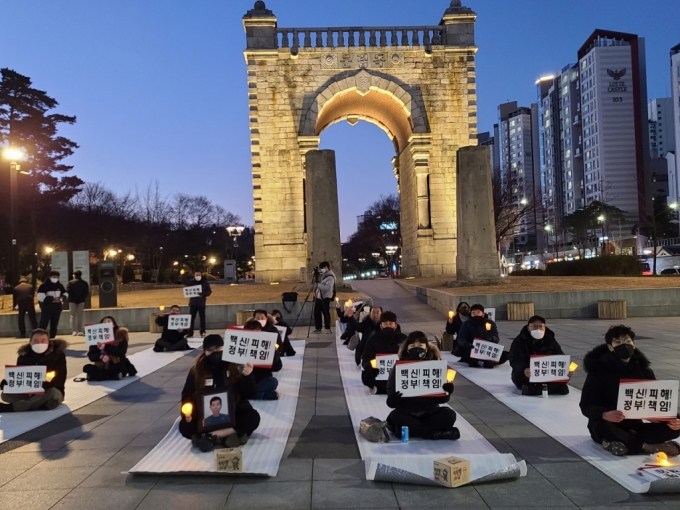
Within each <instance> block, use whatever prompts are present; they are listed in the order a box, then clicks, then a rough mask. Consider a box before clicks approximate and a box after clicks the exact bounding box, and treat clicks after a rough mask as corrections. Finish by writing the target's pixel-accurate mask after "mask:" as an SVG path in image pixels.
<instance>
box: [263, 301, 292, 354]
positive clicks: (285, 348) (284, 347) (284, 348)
mask: <svg viewBox="0 0 680 510" xmlns="http://www.w3.org/2000/svg"><path fill="white" fill-rule="evenodd" d="M269 317H271V318H272V319H274V325H275V326H279V327H280V328H286V335H285V336H284V337H283V339H281V338H279V342H280V343H279V352H280V354H281V356H282V357H286V356H295V349H293V346H292V344H291V343H290V335H292V334H293V328H291V327H289V326H288V324H287V323H286V322H284V320H283V318H282V316H281V311H280V310H272V313H271V314H270V315H269V316H268V318H269ZM277 331H278V330H277Z"/></svg>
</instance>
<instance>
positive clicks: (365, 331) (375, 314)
mask: <svg viewBox="0 0 680 510" xmlns="http://www.w3.org/2000/svg"><path fill="white" fill-rule="evenodd" d="M382 312H383V310H382V308H381V307H379V306H374V307H373V308H371V312H370V313H369V315H368V317H364V320H362V321H361V322H358V321H357V320H356V318H355V317H354V316H355V315H356V313H357V312H356V311H355V310H354V308H351V307H350V308H348V309H347V310H345V315H344V316H343V318H342V320H341V321H340V322H344V323H346V324H347V330H351V331H352V335H351V336H350V337H349V338H352V336H354V335H355V334H356V333H361V340H360V341H359V344H358V345H357V347H356V349H354V361H356V364H357V365H359V364H361V356H362V354H363V352H364V348H365V347H366V342H367V341H368V339H369V338H370V336H371V335H372V334H373V333H375V332H376V331H378V330H379V329H380V315H381V314H382ZM346 343H349V340H348V341H347V342H346Z"/></svg>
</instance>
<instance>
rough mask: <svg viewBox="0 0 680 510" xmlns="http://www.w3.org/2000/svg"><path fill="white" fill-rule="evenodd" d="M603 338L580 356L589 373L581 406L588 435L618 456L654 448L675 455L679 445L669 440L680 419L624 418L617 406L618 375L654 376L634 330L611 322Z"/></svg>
mask: <svg viewBox="0 0 680 510" xmlns="http://www.w3.org/2000/svg"><path fill="white" fill-rule="evenodd" d="M604 340H605V342H606V343H605V344H603V345H599V346H598V347H595V348H594V349H593V350H592V351H590V352H589V353H588V354H587V355H586V357H585V359H584V360H583V365H584V367H585V369H586V372H587V374H588V375H587V376H586V382H585V384H584V385H583V392H582V393H581V403H580V407H581V412H582V413H583V415H584V416H585V417H586V418H588V430H589V431H590V437H592V438H593V441H595V442H596V443H600V444H601V445H602V448H604V449H605V450H607V451H608V452H610V453H612V454H614V455H618V456H623V455H627V454H628V455H642V454H647V455H649V454H653V453H657V452H664V453H665V454H666V455H668V456H677V455H678V454H680V446H678V444H677V443H675V442H672V441H671V440H672V439H677V438H678V436H680V420H678V419H674V420H672V421H670V422H656V423H654V422H652V423H644V422H643V421H642V420H627V419H626V416H625V414H624V413H623V412H621V411H617V410H616V407H617V403H618V398H619V381H621V379H656V377H655V376H654V372H652V369H651V368H650V367H649V360H648V359H647V358H646V357H645V355H644V354H642V353H641V352H640V351H639V350H638V349H637V348H636V347H635V333H634V332H633V330H632V329H630V328H628V327H626V326H612V327H611V328H609V331H607V333H606V334H605V337H604Z"/></svg>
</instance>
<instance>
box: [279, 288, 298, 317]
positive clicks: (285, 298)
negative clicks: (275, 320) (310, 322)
mask: <svg viewBox="0 0 680 510" xmlns="http://www.w3.org/2000/svg"><path fill="white" fill-rule="evenodd" d="M297 298H298V293H297V292H284V293H283V294H281V304H282V305H283V309H284V310H285V311H286V312H288V313H293V307H292V306H291V307H290V310H289V309H288V307H287V306H286V303H296V302H297Z"/></svg>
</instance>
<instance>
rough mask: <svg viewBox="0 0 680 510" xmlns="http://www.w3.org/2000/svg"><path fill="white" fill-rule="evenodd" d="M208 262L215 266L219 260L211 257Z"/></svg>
mask: <svg viewBox="0 0 680 510" xmlns="http://www.w3.org/2000/svg"><path fill="white" fill-rule="evenodd" d="M208 262H210V264H211V265H213V266H214V265H215V264H216V263H217V259H216V258H215V257H210V260H208Z"/></svg>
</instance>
